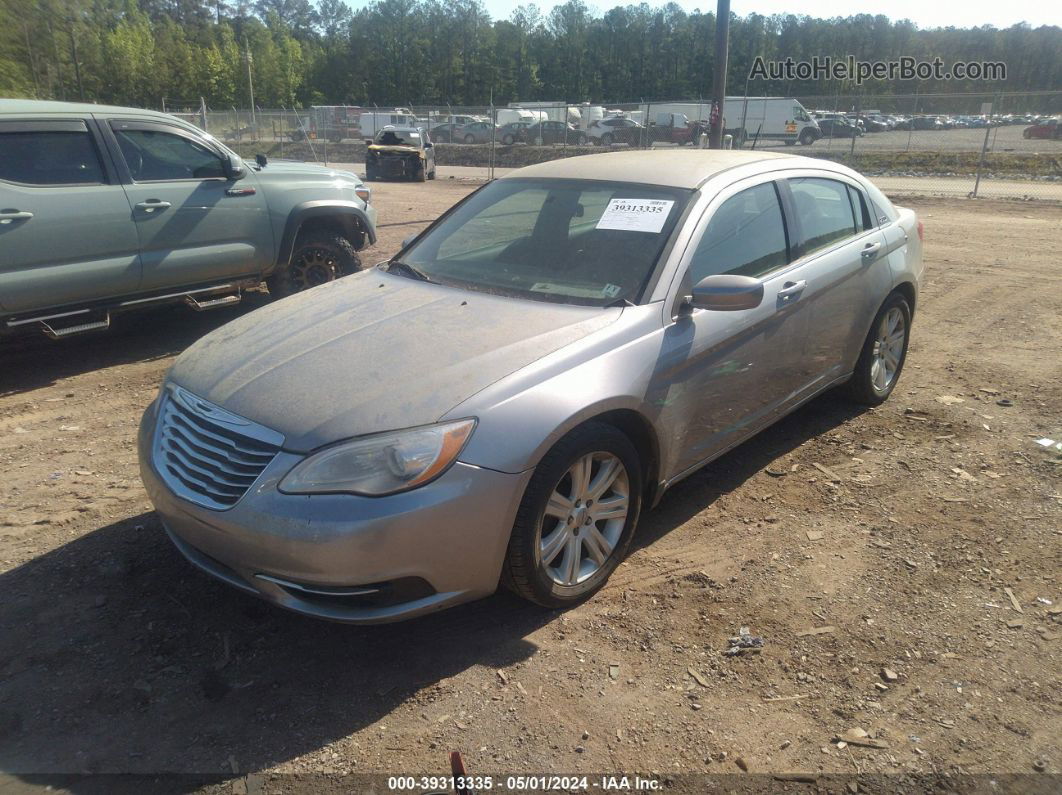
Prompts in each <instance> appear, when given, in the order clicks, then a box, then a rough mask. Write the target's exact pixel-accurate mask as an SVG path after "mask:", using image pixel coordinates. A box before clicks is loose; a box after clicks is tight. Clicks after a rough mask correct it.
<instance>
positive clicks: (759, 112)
mask: <svg viewBox="0 0 1062 795" xmlns="http://www.w3.org/2000/svg"><path fill="white" fill-rule="evenodd" d="M723 129H724V130H725V131H726V132H727V133H728V134H730V135H732V136H734V146H735V147H739V146H743V145H744V144H745V142H746V141H748V142H752V141H757V142H762V141H782V142H783V143H785V144H786V145H787V146H793V145H794V144H796V143H797V142H800V143H801V144H803V145H804V146H810V145H811V144H813V143H815V141H817V140H818V139H819V138H821V137H822V131H821V130H819V125H818V124H817V123H816V122H815V120H814V119H813V118H811V114H810V113H808V112H807V110H805V109H804V106H803V105H801V104H800V102H799V101H798V100H795V99H792V98H790V97H727V98H726V102H725V103H724V104H723Z"/></svg>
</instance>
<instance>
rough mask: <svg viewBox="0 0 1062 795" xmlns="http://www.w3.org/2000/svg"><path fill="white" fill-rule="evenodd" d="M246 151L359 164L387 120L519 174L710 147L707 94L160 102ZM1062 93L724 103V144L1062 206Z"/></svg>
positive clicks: (958, 191)
mask: <svg viewBox="0 0 1062 795" xmlns="http://www.w3.org/2000/svg"><path fill="white" fill-rule="evenodd" d="M168 110H169V111H170V112H174V113H176V115H179V116H181V117H183V118H185V119H187V120H189V121H191V122H193V123H195V124H197V125H199V126H201V127H204V128H205V129H207V130H208V131H209V132H210V133H212V134H213V135H214V136H215V137H217V138H219V139H221V140H222V141H224V142H225V143H226V144H228V145H229V146H231V147H233V148H234V149H236V150H237V151H240V152H241V153H242V154H244V155H248V154H254V153H255V152H257V151H262V152H264V153H265V154H267V155H269V156H271V157H288V158H295V159H304V160H314V161H318V162H324V163H343V164H352V165H353V167H355V168H359V167H360V166H361V163H363V162H364V152H365V150H364V147H365V144H366V142H368V141H370V140H371V139H372V137H373V135H374V134H375V133H376V132H377V131H378V130H380V129H382V128H383V127H384V126H386V125H388V124H393V125H397V126H407V125H414V126H418V127H423V128H425V129H426V130H428V131H429V134H430V137H431V139H432V140H433V141H434V142H435V144H436V145H437V149H436V160H437V163H438V164H439V165H440V166H443V167H446V166H462V167H472V168H476V167H478V168H485V169H486V172H484V175H485V176H492V175H493V174H494V173H495V171H496V170H497V169H504V168H518V167H521V166H525V165H529V164H532V163H537V162H541V161H543V160H550V159H556V158H560V157H568V156H573V155H579V154H590V153H593V152H601V151H608V150H622V149H631V148H635V149H656V148H670V147H701V146H706V145H707V132H708V128H709V122H710V119H711V114H712V105H711V103H710V102H709V101H708V100H706V99H701V100H692V101H691V100H676V101H653V102H626V103H605V104H600V105H598V104H593V103H580V104H572V103H567V102H562V101H556V102H522V103H512V104H510V105H509V106H506V107H500V106H493V107H491V106H478V107H470V106H456V105H409V106H404V107H388V108H380V107H375V106H373V107H357V106H344V105H330V106H313V107H311V108H307V109H304V110H303V109H295V108H255V109H254V110H253V111H252V110H249V109H240V108H228V109H217V108H207V107H205V105H203V104H200V105H199V106H198V107H188V106H187V103H186V104H185V105H184V106H181V107H175V108H168ZM1060 114H1062V92H1033V93H1021V94H1018V93H996V94H921V95H920V94H910V95H901V96H896V95H888V96H872V95H859V96H855V95H843V94H838V95H830V96H805V97H728V98H727V101H726V103H725V104H724V108H723V112H722V121H723V127H724V130H725V132H726V133H727V134H728V135H727V138H726V139H725V140H726V144H725V145H728V146H731V147H734V148H744V149H762V150H767V151H780V152H788V153H791V154H800V155H806V156H810V157H818V158H826V159H829V160H834V161H838V162H842V163H845V164H846V165H850V166H851V167H852V168H855V169H856V170H858V171H860V172H862V173H864V174H866V175H867V176H869V177H871V178H873V179H874V180H875V181H876V182H877V183H878V184H879V185H880V186H881V187H882V189H883V190H885V191H886V192H888V193H892V194H894V195H901V194H930V195H942V196H982V197H989V198H1010V199H1044V200H1052V201H1062V119H1060Z"/></svg>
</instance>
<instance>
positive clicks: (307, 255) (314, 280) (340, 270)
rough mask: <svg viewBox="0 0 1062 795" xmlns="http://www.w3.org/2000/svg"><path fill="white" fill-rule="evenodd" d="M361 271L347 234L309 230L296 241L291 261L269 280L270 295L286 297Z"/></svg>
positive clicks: (267, 280)
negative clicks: (310, 231) (308, 232)
mask: <svg viewBox="0 0 1062 795" xmlns="http://www.w3.org/2000/svg"><path fill="white" fill-rule="evenodd" d="M360 270H361V259H360V258H359V257H358V252H357V251H355V250H354V246H353V245H352V244H351V242H350V241H349V240H347V239H346V238H345V237H343V236H342V235H336V234H331V233H328V232H318V233H310V234H308V235H306V236H305V237H303V238H300V239H299V240H298V242H296V244H295V251H293V252H292V254H291V262H290V263H289V264H288V265H287V266H286V267H284V268H280V269H278V270H277V271H276V272H275V273H274V274H273V275H272V276H270V277H269V278H268V279H266V284H267V285H268V287H269V294H270V295H271V296H273V297H274V298H284V297H286V296H289V295H294V294H295V293H298V292H302V291H303V290H308V289H309V288H311V287H316V286H317V285H319V284H325V283H326V282H331V281H335V280H336V279H338V278H339V277H340V276H346V275H347V274H350V273H354V272H355V271H360Z"/></svg>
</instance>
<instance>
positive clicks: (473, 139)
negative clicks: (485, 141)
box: [465, 135, 476, 144]
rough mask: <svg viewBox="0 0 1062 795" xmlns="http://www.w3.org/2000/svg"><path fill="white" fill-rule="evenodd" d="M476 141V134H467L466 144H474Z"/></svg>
mask: <svg viewBox="0 0 1062 795" xmlns="http://www.w3.org/2000/svg"><path fill="white" fill-rule="evenodd" d="M475 142H476V136H474V135H466V136H465V143H466V144H474V143H475Z"/></svg>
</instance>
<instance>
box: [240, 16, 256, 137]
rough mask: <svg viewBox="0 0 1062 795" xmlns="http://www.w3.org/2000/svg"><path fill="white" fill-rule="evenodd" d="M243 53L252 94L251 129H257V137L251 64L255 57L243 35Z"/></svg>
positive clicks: (249, 89) (248, 89)
mask: <svg viewBox="0 0 1062 795" xmlns="http://www.w3.org/2000/svg"><path fill="white" fill-rule="evenodd" d="M243 53H244V58H245V59H246V60H247V93H248V94H250V95H251V129H252V130H255V131H256V135H255V137H256V138H257V130H258V120H257V119H256V118H255V115H254V79H253V78H252V77H251V64H252V63H254V57H253V56H252V55H251V47H250V45H249V44H248V43H247V37H246V36H244V37H243Z"/></svg>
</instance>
